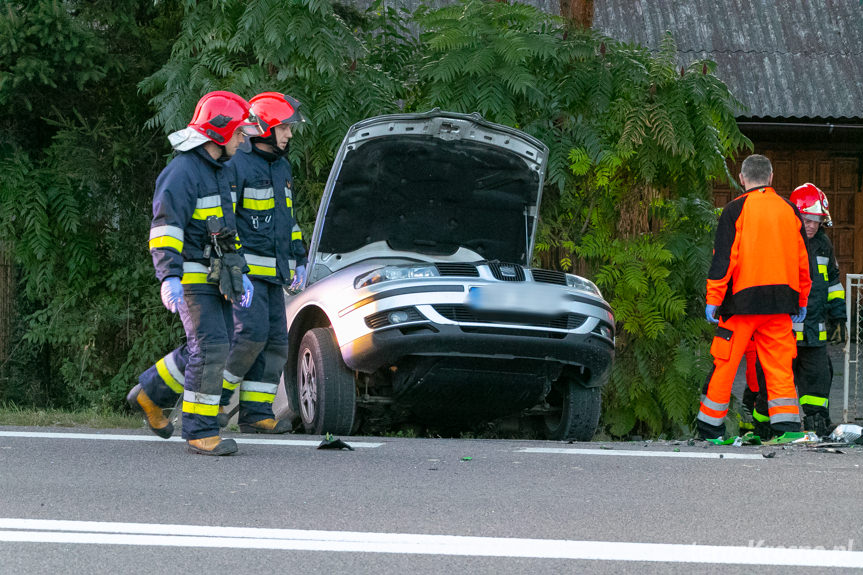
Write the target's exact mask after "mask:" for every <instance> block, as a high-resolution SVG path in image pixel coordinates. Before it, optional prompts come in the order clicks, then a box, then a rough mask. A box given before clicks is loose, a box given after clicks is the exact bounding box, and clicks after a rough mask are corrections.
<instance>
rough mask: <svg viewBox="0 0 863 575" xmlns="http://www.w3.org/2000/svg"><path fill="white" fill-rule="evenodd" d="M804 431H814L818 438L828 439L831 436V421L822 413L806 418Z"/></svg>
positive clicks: (804, 418) (804, 419)
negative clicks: (829, 431)
mask: <svg viewBox="0 0 863 575" xmlns="http://www.w3.org/2000/svg"><path fill="white" fill-rule="evenodd" d="M803 429H805V430H806V431H814V432H815V435H817V436H818V437H826V436H827V435H829V433H828V430H829V429H830V419H829V418H827V417H825V416H824V414H823V413H820V412H816V413H813V414H812V415H807V416H804V417H803Z"/></svg>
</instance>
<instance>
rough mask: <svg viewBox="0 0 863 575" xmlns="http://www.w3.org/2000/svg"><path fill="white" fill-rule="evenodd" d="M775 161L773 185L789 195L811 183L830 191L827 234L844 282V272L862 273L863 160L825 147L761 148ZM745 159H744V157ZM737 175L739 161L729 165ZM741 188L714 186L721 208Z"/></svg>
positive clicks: (783, 193)
mask: <svg viewBox="0 0 863 575" xmlns="http://www.w3.org/2000/svg"><path fill="white" fill-rule="evenodd" d="M756 153H759V154H764V155H765V156H767V157H768V158H770V161H771V162H772V163H773V174H774V175H773V187H774V188H776V191H777V192H779V193H780V194H782V195H783V196H785V197H786V198H787V197H788V196H790V195H791V191H792V190H794V188H796V187H797V186H799V185H801V184H804V183H806V182H811V183H813V184H815V185H816V186H818V187H819V188H821V190H822V191H823V192H824V193H825V194H827V201H828V202H829V203H830V215H831V217H832V219H833V227H832V228H827V230H826V231H827V236H828V237H829V238H830V240H831V241H832V242H833V248H834V250H835V251H836V259H837V261H838V263H839V270H840V271H841V272H842V281H843V284H844V282H845V274H849V273H863V200H861V199H860V193H861V189H860V176H861V173H860V168H861V166H860V159H859V157H857V156H849V155H843V154H841V153H837V152H830V151H826V150H772V149H770V148H769V147H766V146H765V147H763V148H762V149H758V146H756ZM741 161H742V158H741ZM730 170H731V173H732V174H734V175H735V176H736V175H737V174H738V173H740V161H737V162H735V163H733V165H731V166H730ZM737 193H739V191H738V190H733V191H732V190H731V189H730V188H729V187H728V186H726V185H717V186H716V187H715V188H714V200H715V202H716V205H717V206H719V207H721V206H724V205H725V204H726V203H728V201H730V200H731V199H732V198H733V197H734V196H735V195H736V194H737Z"/></svg>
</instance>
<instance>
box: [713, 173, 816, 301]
mask: <svg viewBox="0 0 863 575" xmlns="http://www.w3.org/2000/svg"><path fill="white" fill-rule="evenodd" d="M744 223H745V226H744ZM744 230H745V231H744ZM807 243H808V242H807V239H806V230H805V228H804V227H803V220H802V219H801V217H800V212H799V211H798V210H797V207H796V206H794V204H792V203H791V202H789V201H788V200H786V199H785V198H783V197H781V196H780V195H779V194H777V193H776V191H775V190H774V189H773V188H772V187H769V186H768V187H761V188H754V189H752V190H747V191H746V193H744V194H742V195H740V196H738V197H737V198H735V199H734V200H732V201H731V202H729V203H728V204H727V205H726V206H725V209H723V210H722V215H721V216H720V217H719V224H718V226H717V229H716V241H715V243H714V248H713V262H712V263H711V265H710V271H709V272H708V275H707V303H708V304H711V305H717V306H720V308H719V315H720V316H721V317H729V316H732V315H735V314H785V313H787V314H794V313H797V311H798V309H799V308H801V307H804V306H806V302H807V299H808V298H809V288H810V287H811V285H812V280H811V279H810V276H809V265H810V263H809V255H808V254H809V252H808V249H807Z"/></svg>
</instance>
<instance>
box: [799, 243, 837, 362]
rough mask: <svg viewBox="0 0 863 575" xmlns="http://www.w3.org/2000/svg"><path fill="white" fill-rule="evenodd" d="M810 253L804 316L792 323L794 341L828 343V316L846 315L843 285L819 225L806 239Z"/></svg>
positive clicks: (830, 317) (829, 317)
mask: <svg viewBox="0 0 863 575" xmlns="http://www.w3.org/2000/svg"><path fill="white" fill-rule="evenodd" d="M809 254H810V255H811V256H812V259H813V263H814V264H815V266H813V269H812V290H811V291H810V292H809V302H808V305H807V307H806V319H805V320H804V321H803V323H802V324H798V323H795V324H794V325H793V327H794V332H795V334H794V335H795V336H796V337H797V345H805V346H824V345H827V320H828V319H841V320H844V319H845V315H846V314H845V289H844V288H843V287H842V282H841V281H840V279H839V266H838V265H837V264H836V257H835V255H834V254H833V244H832V243H830V238H828V237H827V235H826V234H825V233H824V230H823V229H819V230H818V231H817V232H816V233H815V235H814V236H813V237H812V238H811V239H810V240H809Z"/></svg>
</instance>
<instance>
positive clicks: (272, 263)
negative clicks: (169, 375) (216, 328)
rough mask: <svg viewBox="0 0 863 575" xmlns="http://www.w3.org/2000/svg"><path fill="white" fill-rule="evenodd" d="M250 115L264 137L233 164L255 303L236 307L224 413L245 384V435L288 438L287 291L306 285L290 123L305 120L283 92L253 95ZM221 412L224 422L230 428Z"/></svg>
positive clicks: (242, 423)
mask: <svg viewBox="0 0 863 575" xmlns="http://www.w3.org/2000/svg"><path fill="white" fill-rule="evenodd" d="M249 103H250V104H251V106H252V112H253V113H254V114H255V116H256V117H257V118H258V119H259V121H260V123H261V128H262V130H263V134H261V135H260V136H256V137H253V138H252V149H251V151H250V152H248V153H243V154H237V155H236V156H234V157H233V158H232V159H231V161H230V166H231V167H232V168H233V169H234V170H236V180H237V186H238V191H239V197H238V198H237V227H238V230H239V235H240V238H241V240H242V242H243V248H244V250H245V256H246V261H247V263H248V264H249V270H250V271H249V277H250V278H251V280H252V283H253V285H254V288H255V299H254V302H253V303H252V305H251V307H249V308H240V307H236V306H235V308H234V336H233V341H232V344H231V352H230V354H229V355H228V361H227V364H226V366H225V374H224V382H223V385H224V389H223V392H222V401H221V404H222V412H223V413H224V412H225V411H226V406H227V405H228V404H229V403H230V400H231V396H232V394H233V392H234V390H235V389H236V388H237V387H238V386H239V390H240V401H239V408H240V413H239V417H238V422H239V425H240V431H242V432H244V433H285V432H287V431H290V430H291V422H290V421H288V420H280V421H277V420H276V419H275V417H274V415H273V399H274V398H275V395H276V389H277V388H278V385H279V380H280V378H281V375H282V370H283V369H284V366H285V362H286V361H287V359H288V329H287V321H286V317H285V292H284V288H286V287H287V288H288V289H289V290H291V291H292V292H295V291H297V290H299V289H301V287H302V285H303V284H304V282H305V275H306V274H305V270H306V261H307V260H306V250H305V246H304V245H303V236H302V232H301V231H300V227H299V225H297V221H296V218H295V217H294V209H293V195H292V186H293V178H292V177H291V165H290V163H289V162H288V161H287V159H286V158H285V155H286V154H287V153H288V149H289V146H290V141H291V138H292V137H293V131H292V126H294V125H295V124H297V123H299V122H304V121H305V120H304V118H303V115H302V114H301V113H300V110H299V106H300V103H299V102H298V101H297V100H295V99H294V98H292V97H290V96H287V95H285V94H282V93H279V92H264V93H261V94H258V95H257V96H255V97H254V98H252V99H251V100H250V101H249ZM227 420H228V417H227V416H226V415H223V416H222V417H221V423H222V424H224V425H227Z"/></svg>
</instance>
